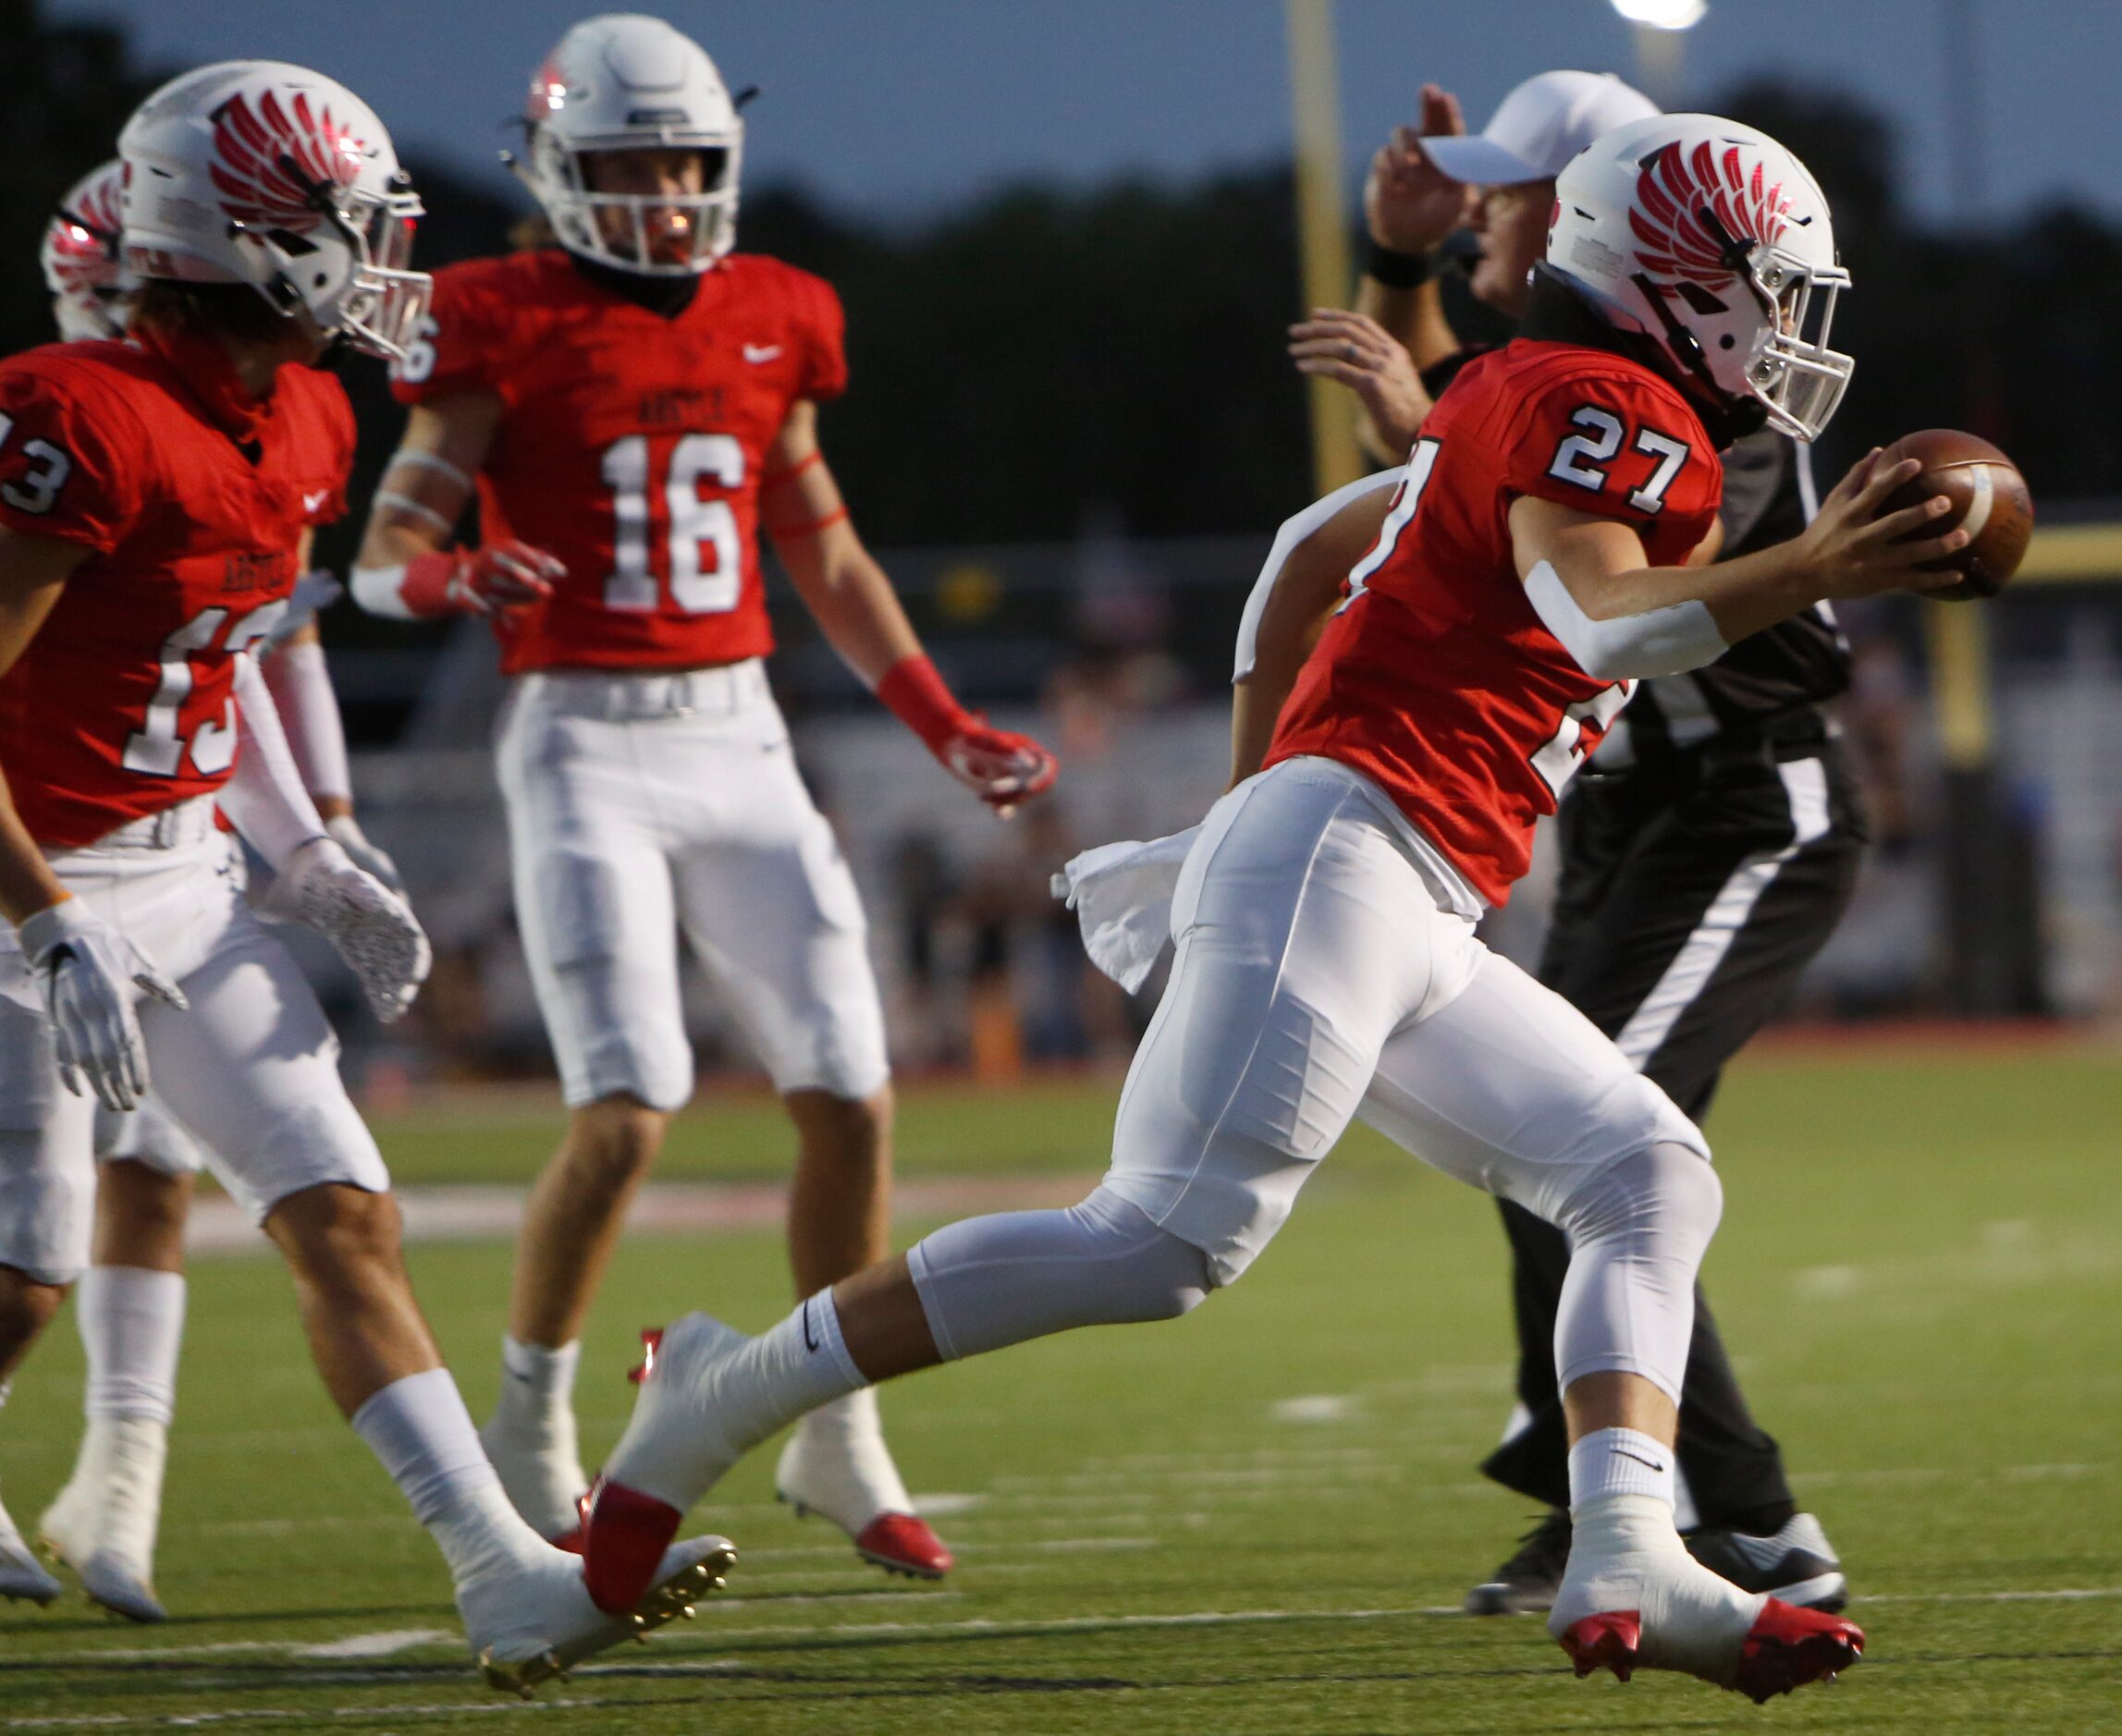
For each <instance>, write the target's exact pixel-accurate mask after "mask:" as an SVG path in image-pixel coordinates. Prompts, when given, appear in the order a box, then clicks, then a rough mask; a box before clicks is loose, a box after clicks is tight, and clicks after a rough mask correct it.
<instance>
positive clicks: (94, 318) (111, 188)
mask: <svg viewBox="0 0 2122 1736" xmlns="http://www.w3.org/2000/svg"><path fill="white" fill-rule="evenodd" d="M124 175H125V165H123V164H121V163H120V162H119V161H118V160H117V158H116V157H113V158H112V159H111V160H110V161H109V162H108V163H106V164H104V165H103V166H102V167H101V168H97V169H91V170H90V171H89V172H88V173H87V174H86V175H84V176H82V177H81V178H80V180H78V181H76V182H75V183H74V184H73V185H72V186H71V187H69V188H67V196H66V197H65V198H64V199H62V200H61V201H60V202H59V207H58V209H57V210H56V211H55V212H53V213H52V220H51V221H50V222H49V223H47V224H46V225H45V226H44V245H43V247H42V248H40V249H39V250H38V259H39V261H40V263H42V264H43V267H44V287H45V288H47V289H49V290H50V291H51V292H52V317H53V318H54V319H55V320H56V321H57V322H58V325H59V336H61V337H62V338H64V339H65V340H66V341H67V343H73V342H75V341H76V340H78V339H80V338H83V337H123V336H125V327H126V320H127V318H128V317H129V310H128V308H127V306H126V300H127V298H128V297H129V296H130V295H131V294H132V292H133V291H134V290H135V289H137V288H138V287H140V279H139V278H137V277H135V276H134V275H132V273H131V272H129V271H128V270H127V269H126V264H125V252H124V248H123V246H122V245H121V240H120V235H119V226H120V218H119V215H118V184H119V182H120V181H121V180H122V179H123V178H124Z"/></svg>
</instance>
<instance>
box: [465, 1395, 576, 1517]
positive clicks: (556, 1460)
mask: <svg viewBox="0 0 2122 1736" xmlns="http://www.w3.org/2000/svg"><path fill="white" fill-rule="evenodd" d="M502 1378H503V1379H504V1380H507V1379H509V1378H510V1376H509V1375H503V1377H502ZM479 1444H480V1445H481V1446H482V1447H484V1448H485V1449H486V1457H487V1458H488V1459H490V1460H492V1461H494V1469H495V1470H496V1471H497V1472H498V1473H500V1477H501V1487H502V1489H503V1491H504V1492H505V1493H506V1494H507V1495H508V1497H509V1505H510V1506H511V1507H513V1508H514V1509H515V1510H516V1511H517V1512H519V1513H521V1515H522V1517H523V1522H524V1523H525V1524H527V1525H529V1526H530V1528H531V1529H532V1530H533V1531H534V1532H536V1533H537V1534H538V1535H539V1536H541V1537H543V1538H544V1539H545V1540H546V1542H547V1543H551V1544H558V1546H559V1547H561V1548H563V1549H570V1550H579V1549H580V1548H581V1547H582V1538H581V1532H582V1518H581V1514H580V1512H579V1510H578V1509H577V1505H576V1504H577V1503H578V1502H579V1501H580V1500H581V1499H582V1498H583V1495H585V1494H586V1493H588V1490H589V1477H588V1475H587V1474H586V1473H584V1472H583V1461H582V1450H581V1449H580V1448H579V1447H578V1446H577V1445H576V1442H575V1412H574V1406H573V1405H572V1404H571V1403H570V1402H569V1401H568V1400H565V1399H563V1400H561V1401H560V1403H559V1405H558V1407H557V1408H556V1409H555V1410H553V1411H551V1412H547V1413H546V1415H544V1416H543V1417H533V1416H524V1415H520V1414H517V1413H516V1412H515V1410H514V1409H513V1408H512V1407H511V1406H510V1404H509V1400H508V1397H507V1396H506V1395H504V1397H503V1399H502V1402H501V1404H500V1406H499V1408H497V1410H496V1411H495V1412H494V1414H493V1416H492V1417H491V1418H489V1419H488V1420H487V1423H486V1425H485V1427H484V1428H482V1429H481V1430H480V1431H479Z"/></svg>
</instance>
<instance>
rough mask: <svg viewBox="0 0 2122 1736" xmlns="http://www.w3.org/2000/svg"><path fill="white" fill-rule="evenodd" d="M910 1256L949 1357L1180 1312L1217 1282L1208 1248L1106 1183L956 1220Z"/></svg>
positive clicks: (937, 1335) (937, 1336) (938, 1340)
mask: <svg viewBox="0 0 2122 1736" xmlns="http://www.w3.org/2000/svg"><path fill="white" fill-rule="evenodd" d="M907 1264H908V1265H909V1267H910V1268H911V1270H912V1272H913V1276H914V1288H915V1290H918V1291H919V1293H920V1296H921V1305H922V1309H923V1311H924V1312H925V1313H926V1315H927V1317H928V1327H929V1331H930V1333H931V1335H932V1336H933V1337H934V1338H935V1339H936V1348H937V1349H938V1351H941V1352H942V1354H943V1356H944V1357H945V1358H946V1359H947V1360H955V1359H956V1358H958V1357H962V1356H973V1355H977V1354H978V1353H980V1352H981V1351H992V1350H999V1349H1000V1348H1001V1347H1002V1346H1003V1345H1005V1344H1018V1343H1022V1342H1023V1341H1024V1339H1036V1338H1042V1337H1044V1336H1045V1335H1047V1334H1048V1333H1050V1332H1062V1331H1066V1330H1068V1329H1069V1328H1071V1327H1073V1326H1122V1325H1126V1324H1129V1323H1131V1322H1136V1321H1147V1320H1172V1319H1176V1318H1178V1316H1180V1315H1181V1314H1186V1313H1188V1312H1190V1311H1191V1310H1192V1309H1194V1308H1196V1307H1197V1306H1198V1305H1199V1304H1200V1302H1201V1301H1202V1299H1203V1298H1204V1297H1205V1296H1207V1295H1208V1291H1209V1290H1211V1289H1212V1288H1213V1287H1214V1286H1213V1284H1212V1282H1211V1280H1210V1278H1209V1273H1208V1257H1207V1256H1206V1255H1205V1254H1203V1253H1202V1252H1201V1251H1200V1249H1198V1248H1196V1247H1195V1246H1194V1245H1193V1244H1192V1243H1191V1242H1187V1241H1181V1240H1180V1239H1179V1238H1178V1237H1177V1236H1174V1235H1172V1234H1171V1233H1170V1232H1169V1231H1167V1230H1164V1229H1160V1228H1159V1227H1158V1225H1157V1224H1156V1223H1155V1222H1153V1221H1152V1220H1151V1219H1150V1217H1149V1216H1148V1215H1147V1213H1145V1212H1143V1211H1142V1210H1141V1209H1140V1208H1139V1207H1137V1206H1135V1205H1132V1204H1129V1203H1128V1202H1127V1201H1125V1200H1123V1199H1122V1198H1120V1197H1119V1196H1118V1195H1117V1194H1114V1193H1111V1192H1108V1191H1107V1190H1106V1189H1105V1188H1103V1187H1099V1188H1097V1189H1095V1190H1093V1191H1092V1192H1091V1193H1090V1195H1089V1196H1088V1197H1087V1198H1086V1199H1085V1200H1084V1202H1083V1203H1082V1204H1080V1205H1073V1206H1071V1207H1069V1208H1068V1209H1067V1210H1066V1211H1047V1212H1005V1213H1000V1214H998V1215H997V1216H991V1217H975V1218H969V1219H967V1220H966V1221H964V1222H963V1223H958V1224H952V1225H951V1226H949V1227H948V1228H947V1229H939V1230H938V1231H937V1232H936V1233H935V1234H934V1235H932V1236H928V1237H925V1238H924V1239H923V1240H922V1241H920V1242H919V1243H918V1244H917V1245H916V1246H915V1247H914V1249H913V1251H912V1252H911V1253H909V1254H908V1255H907Z"/></svg>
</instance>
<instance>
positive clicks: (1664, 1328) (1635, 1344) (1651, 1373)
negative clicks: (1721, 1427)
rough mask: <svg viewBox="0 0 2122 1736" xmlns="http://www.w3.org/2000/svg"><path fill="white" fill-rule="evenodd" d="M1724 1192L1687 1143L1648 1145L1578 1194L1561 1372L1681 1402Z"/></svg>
mask: <svg viewBox="0 0 2122 1736" xmlns="http://www.w3.org/2000/svg"><path fill="white" fill-rule="evenodd" d="M1722 1211H1723V1184H1722V1183H1720V1182H1719V1181H1718V1180H1717V1172H1716V1171H1715V1170H1714V1169H1712V1168H1711V1167H1710V1165H1709V1162H1708V1160H1707V1159H1705V1158H1703V1157H1701V1156H1700V1155H1698V1154H1697V1153H1696V1152H1694V1151H1693V1150H1692V1149H1690V1148H1689V1147H1687V1146H1686V1145H1677V1144H1670V1143H1658V1144H1652V1145H1646V1146H1644V1147H1643V1148H1642V1149H1641V1150H1640V1151H1637V1152H1632V1153H1630V1154H1629V1155H1627V1156H1625V1157H1623V1158H1621V1159H1619V1160H1618V1161H1617V1162H1615V1163H1613V1164H1610V1165H1608V1166H1607V1167H1606V1168H1604V1169H1602V1170H1601V1171H1600V1173H1599V1174H1598V1175H1596V1176H1594V1177H1593V1178H1592V1179H1591V1180H1589V1181H1588V1182H1586V1183H1585V1185H1584V1186H1582V1187H1580V1188H1578V1189H1577V1190H1576V1192H1575V1193H1573V1194H1572V1195H1571V1196H1570V1198H1569V1200H1568V1201H1567V1202H1566V1204H1564V1207H1563V1210H1562V1212H1561V1213H1560V1214H1559V1216H1558V1218H1557V1222H1558V1223H1559V1225H1560V1227H1561V1228H1562V1229H1563V1230H1564V1232H1565V1233H1566V1234H1567V1235H1568V1237H1569V1239H1570V1261H1569V1272H1568V1275H1567V1276H1566V1277H1565V1278H1564V1280H1563V1287H1562V1297H1561V1300H1560V1302H1559V1304H1558V1306H1557V1308H1556V1311H1555V1334H1554V1342H1555V1374H1556V1376H1557V1378H1558V1380H1559V1381H1560V1383H1561V1385H1562V1386H1563V1387H1564V1388H1567V1387H1568V1386H1569V1384H1570V1383H1571V1382H1572V1381H1574V1380H1576V1379H1578V1378H1580V1377H1581V1376H1583V1375H1591V1374H1610V1373H1611V1374H1631V1375H1641V1376H1642V1377H1643V1378H1644V1379H1646V1380H1649V1381H1650V1383H1651V1384H1652V1385H1653V1386H1655V1387H1657V1388H1659V1389H1660V1390H1661V1391H1662V1392H1663V1393H1664V1394H1665V1395H1666V1396H1667V1397H1668V1398H1670V1399H1672V1400H1674V1402H1675V1403H1677V1402H1678V1401H1679V1398H1680V1388H1681V1386H1682V1383H1683V1381H1684V1379H1685V1376H1686V1371H1687V1345H1688V1341H1689V1339H1690V1338H1691V1337H1692V1335H1693V1333H1694V1326H1695V1275H1696V1273H1697V1272H1698V1271H1699V1269H1700V1267H1701V1264H1702V1254H1703V1253H1704V1252H1705V1251H1706V1250H1707V1249H1708V1247H1709V1245H1710V1238H1711V1236H1712V1235H1714V1234H1715V1233H1716V1228H1717V1219H1718V1217H1719V1216H1720V1215H1721V1214H1722Z"/></svg>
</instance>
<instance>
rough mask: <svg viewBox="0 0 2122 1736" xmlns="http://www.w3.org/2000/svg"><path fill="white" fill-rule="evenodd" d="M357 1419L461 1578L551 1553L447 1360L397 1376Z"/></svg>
mask: <svg viewBox="0 0 2122 1736" xmlns="http://www.w3.org/2000/svg"><path fill="white" fill-rule="evenodd" d="M353 1426H354V1433H355V1434H357V1435H359V1436H361V1437H362V1440H364V1441H366V1442H367V1443H368V1447H369V1450H370V1451H371V1452H373V1453H374V1454H375V1456H376V1457H377V1458H378V1459H379V1460H381V1461H383V1468H384V1469H385V1470H386V1471H387V1472H389V1473H390V1477H391V1481H392V1482H394V1483H396V1484H397V1485H398V1486H399V1491H400V1493H402V1494H403V1495H404V1497H405V1498H406V1501H407V1503H408V1504H409V1505H410V1506H411V1509H412V1516H413V1517H414V1518H415V1519H417V1520H419V1521H420V1522H421V1523H422V1524H423V1525H425V1526H426V1527H427V1529H428V1531H429V1533H430V1534H433V1536H434V1538H435V1542H436V1543H437V1544H439V1545H440V1546H441V1548H442V1554H443V1557H444V1559H447V1560H448V1563H449V1571H450V1572H451V1573H452V1574H453V1575H454V1576H455V1577H456V1578H457V1579H458V1580H459V1581H460V1582H461V1581H463V1580H464V1579H466V1578H468V1577H469V1576H470V1575H471V1574H472V1573H473V1572H475V1571H478V1570H480V1569H482V1568H485V1567H487V1566H491V1565H493V1564H495V1563H497V1562H517V1563H529V1562H532V1561H534V1560H538V1559H543V1558H544V1557H545V1556H546V1555H547V1554H549V1553H550V1546H549V1545H548V1544H547V1543H546V1541H545V1539H544V1538H542V1537H540V1536H539V1535H538V1534H537V1533H536V1532H534V1531H533V1530H532V1529H531V1528H530V1526H528V1525H527V1524H525V1523H524V1522H523V1521H522V1520H521V1518H519V1517H518V1516H517V1513H516V1510H515V1509H514V1508H513V1507H511V1506H509V1498H508V1497H507V1496H506V1495H504V1494H503V1493H502V1491H501V1479H500V1477H499V1476H498V1475H497V1474H496V1473H495V1470H494V1467H493V1466H492V1465H491V1464H490V1463H488V1462H487V1459H486V1453H485V1449H484V1448H482V1447H481V1446H480V1445H479V1434H478V1431H477V1430H476V1429H474V1428H473V1427H472V1413H471V1412H469V1411H467V1410H465V1408H464V1400H463V1398H462V1397H461V1396H460V1394H459V1392H458V1390H457V1383H456V1382H455V1381H454V1380H452V1379H451V1378H450V1376H449V1371H448V1369H447V1368H430V1369H428V1370H426V1371H425V1372H424V1373H422V1374H418V1375H406V1376H405V1378H404V1379H402V1380H394V1381H392V1382H391V1383H390V1385H389V1386H387V1387H386V1388H383V1389H382V1390H381V1391H380V1392H377V1393H374V1394H373V1395H372V1396H371V1397H370V1399H369V1400H368V1401H367V1402H366V1403H365V1404H363V1405H362V1407H361V1409H360V1410H358V1411H356V1412H354V1414H353Z"/></svg>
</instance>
